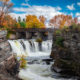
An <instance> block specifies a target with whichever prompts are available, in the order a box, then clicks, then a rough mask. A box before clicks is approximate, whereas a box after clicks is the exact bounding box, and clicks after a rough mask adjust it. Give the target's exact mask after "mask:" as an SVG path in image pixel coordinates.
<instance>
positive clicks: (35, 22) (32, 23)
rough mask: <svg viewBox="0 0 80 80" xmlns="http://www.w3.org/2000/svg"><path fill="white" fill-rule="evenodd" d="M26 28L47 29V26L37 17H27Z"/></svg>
mask: <svg viewBox="0 0 80 80" xmlns="http://www.w3.org/2000/svg"><path fill="white" fill-rule="evenodd" d="M26 28H45V25H44V24H43V23H42V22H41V21H39V19H38V18H37V16H35V15H27V16H26Z"/></svg>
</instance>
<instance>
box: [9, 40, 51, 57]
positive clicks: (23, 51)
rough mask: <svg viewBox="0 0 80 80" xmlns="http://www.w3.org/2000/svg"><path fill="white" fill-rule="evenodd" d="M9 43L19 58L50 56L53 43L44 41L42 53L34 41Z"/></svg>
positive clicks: (11, 41) (10, 41)
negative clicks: (23, 56)
mask: <svg viewBox="0 0 80 80" xmlns="http://www.w3.org/2000/svg"><path fill="white" fill-rule="evenodd" d="M9 43H10V45H11V47H12V51H13V52H14V53H16V54H17V56H21V55H25V56H26V55H27V56H29V57H39V56H40V57H41V56H49V55H50V52H51V46H52V41H43V42H42V45H41V48H42V50H41V51H40V50H39V43H38V42H35V41H34V40H31V41H28V40H9ZM22 43H23V44H24V47H25V48H24V47H23V45H22Z"/></svg>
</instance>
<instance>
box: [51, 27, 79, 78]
mask: <svg viewBox="0 0 80 80" xmlns="http://www.w3.org/2000/svg"><path fill="white" fill-rule="evenodd" d="M72 27H73V26H71V27H70V28H68V29H63V30H55V31H54V38H53V46H52V52H51V58H53V59H54V60H55V62H54V64H53V66H52V69H53V70H54V71H56V72H58V73H62V74H66V75H67V76H68V75H69V76H78V77H80V28H75V29H74V28H72Z"/></svg>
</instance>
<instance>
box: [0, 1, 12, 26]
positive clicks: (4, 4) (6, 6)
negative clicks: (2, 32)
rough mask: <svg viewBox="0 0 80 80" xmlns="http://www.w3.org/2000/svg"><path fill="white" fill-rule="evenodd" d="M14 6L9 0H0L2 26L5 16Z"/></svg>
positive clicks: (0, 23)
mask: <svg viewBox="0 0 80 80" xmlns="http://www.w3.org/2000/svg"><path fill="white" fill-rule="evenodd" d="M12 6H13V4H12V3H11V2H10V1H9V0H0V27H2V25H3V20H4V17H5V16H6V15H8V13H9V12H10V9H11V7H12Z"/></svg>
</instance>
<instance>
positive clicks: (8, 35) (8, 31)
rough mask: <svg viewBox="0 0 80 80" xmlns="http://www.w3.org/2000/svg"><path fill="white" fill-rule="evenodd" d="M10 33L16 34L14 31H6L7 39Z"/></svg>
mask: <svg viewBox="0 0 80 80" xmlns="http://www.w3.org/2000/svg"><path fill="white" fill-rule="evenodd" d="M11 34H16V33H15V32H14V31H8V33H7V39H8V38H9V37H10V35H11Z"/></svg>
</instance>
